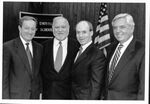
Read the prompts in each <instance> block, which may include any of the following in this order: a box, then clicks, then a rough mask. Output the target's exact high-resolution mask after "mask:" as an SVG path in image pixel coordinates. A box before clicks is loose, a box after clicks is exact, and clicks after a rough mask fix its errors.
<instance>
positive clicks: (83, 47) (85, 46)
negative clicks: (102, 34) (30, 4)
mask: <svg viewBox="0 0 150 104" xmlns="http://www.w3.org/2000/svg"><path fill="white" fill-rule="evenodd" d="M91 43H92V41H90V42H88V43H87V44H85V45H83V46H81V47H82V53H83V52H84V51H85V49H86V48H87V47H88V46H89V45H90V44H91ZM78 54H79V51H78V53H77V55H76V58H75V60H74V62H75V61H76V60H77V57H78Z"/></svg>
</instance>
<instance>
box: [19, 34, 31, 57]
mask: <svg viewBox="0 0 150 104" xmlns="http://www.w3.org/2000/svg"><path fill="white" fill-rule="evenodd" d="M20 39H21V42H22V43H23V46H24V49H25V50H26V48H27V45H26V43H29V49H30V52H31V55H32V57H33V47H32V42H31V41H30V42H26V41H25V40H24V39H23V38H22V37H21V36H20Z"/></svg>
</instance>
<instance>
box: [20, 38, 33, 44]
mask: <svg viewBox="0 0 150 104" xmlns="http://www.w3.org/2000/svg"><path fill="white" fill-rule="evenodd" d="M20 39H21V41H22V43H23V45H24V46H26V43H29V45H31V44H32V43H31V41H30V42H26V41H25V40H24V39H23V38H22V37H21V36H20Z"/></svg>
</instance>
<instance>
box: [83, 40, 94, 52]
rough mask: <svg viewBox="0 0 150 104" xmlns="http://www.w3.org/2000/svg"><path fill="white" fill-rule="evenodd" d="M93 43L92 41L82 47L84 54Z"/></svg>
mask: <svg viewBox="0 0 150 104" xmlns="http://www.w3.org/2000/svg"><path fill="white" fill-rule="evenodd" d="M91 43H92V41H90V42H88V43H87V44H85V45H83V46H81V47H82V49H83V50H82V52H83V51H84V50H85V49H86V48H87V47H88V46H89V45H90V44H91Z"/></svg>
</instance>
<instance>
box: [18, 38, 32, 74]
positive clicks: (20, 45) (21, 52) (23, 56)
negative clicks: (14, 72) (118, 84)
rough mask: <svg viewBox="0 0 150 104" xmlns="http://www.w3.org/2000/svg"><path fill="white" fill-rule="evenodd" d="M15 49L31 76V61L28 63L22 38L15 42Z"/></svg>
mask: <svg viewBox="0 0 150 104" xmlns="http://www.w3.org/2000/svg"><path fill="white" fill-rule="evenodd" d="M15 49H16V52H17V53H18V55H19V57H20V59H21V61H22V62H23V64H24V65H25V67H26V69H27V71H28V73H29V74H30V75H31V69H30V65H29V61H28V58H27V55H26V52H25V49H24V46H23V43H22V42H21V40H20V38H17V39H16V41H15Z"/></svg>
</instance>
